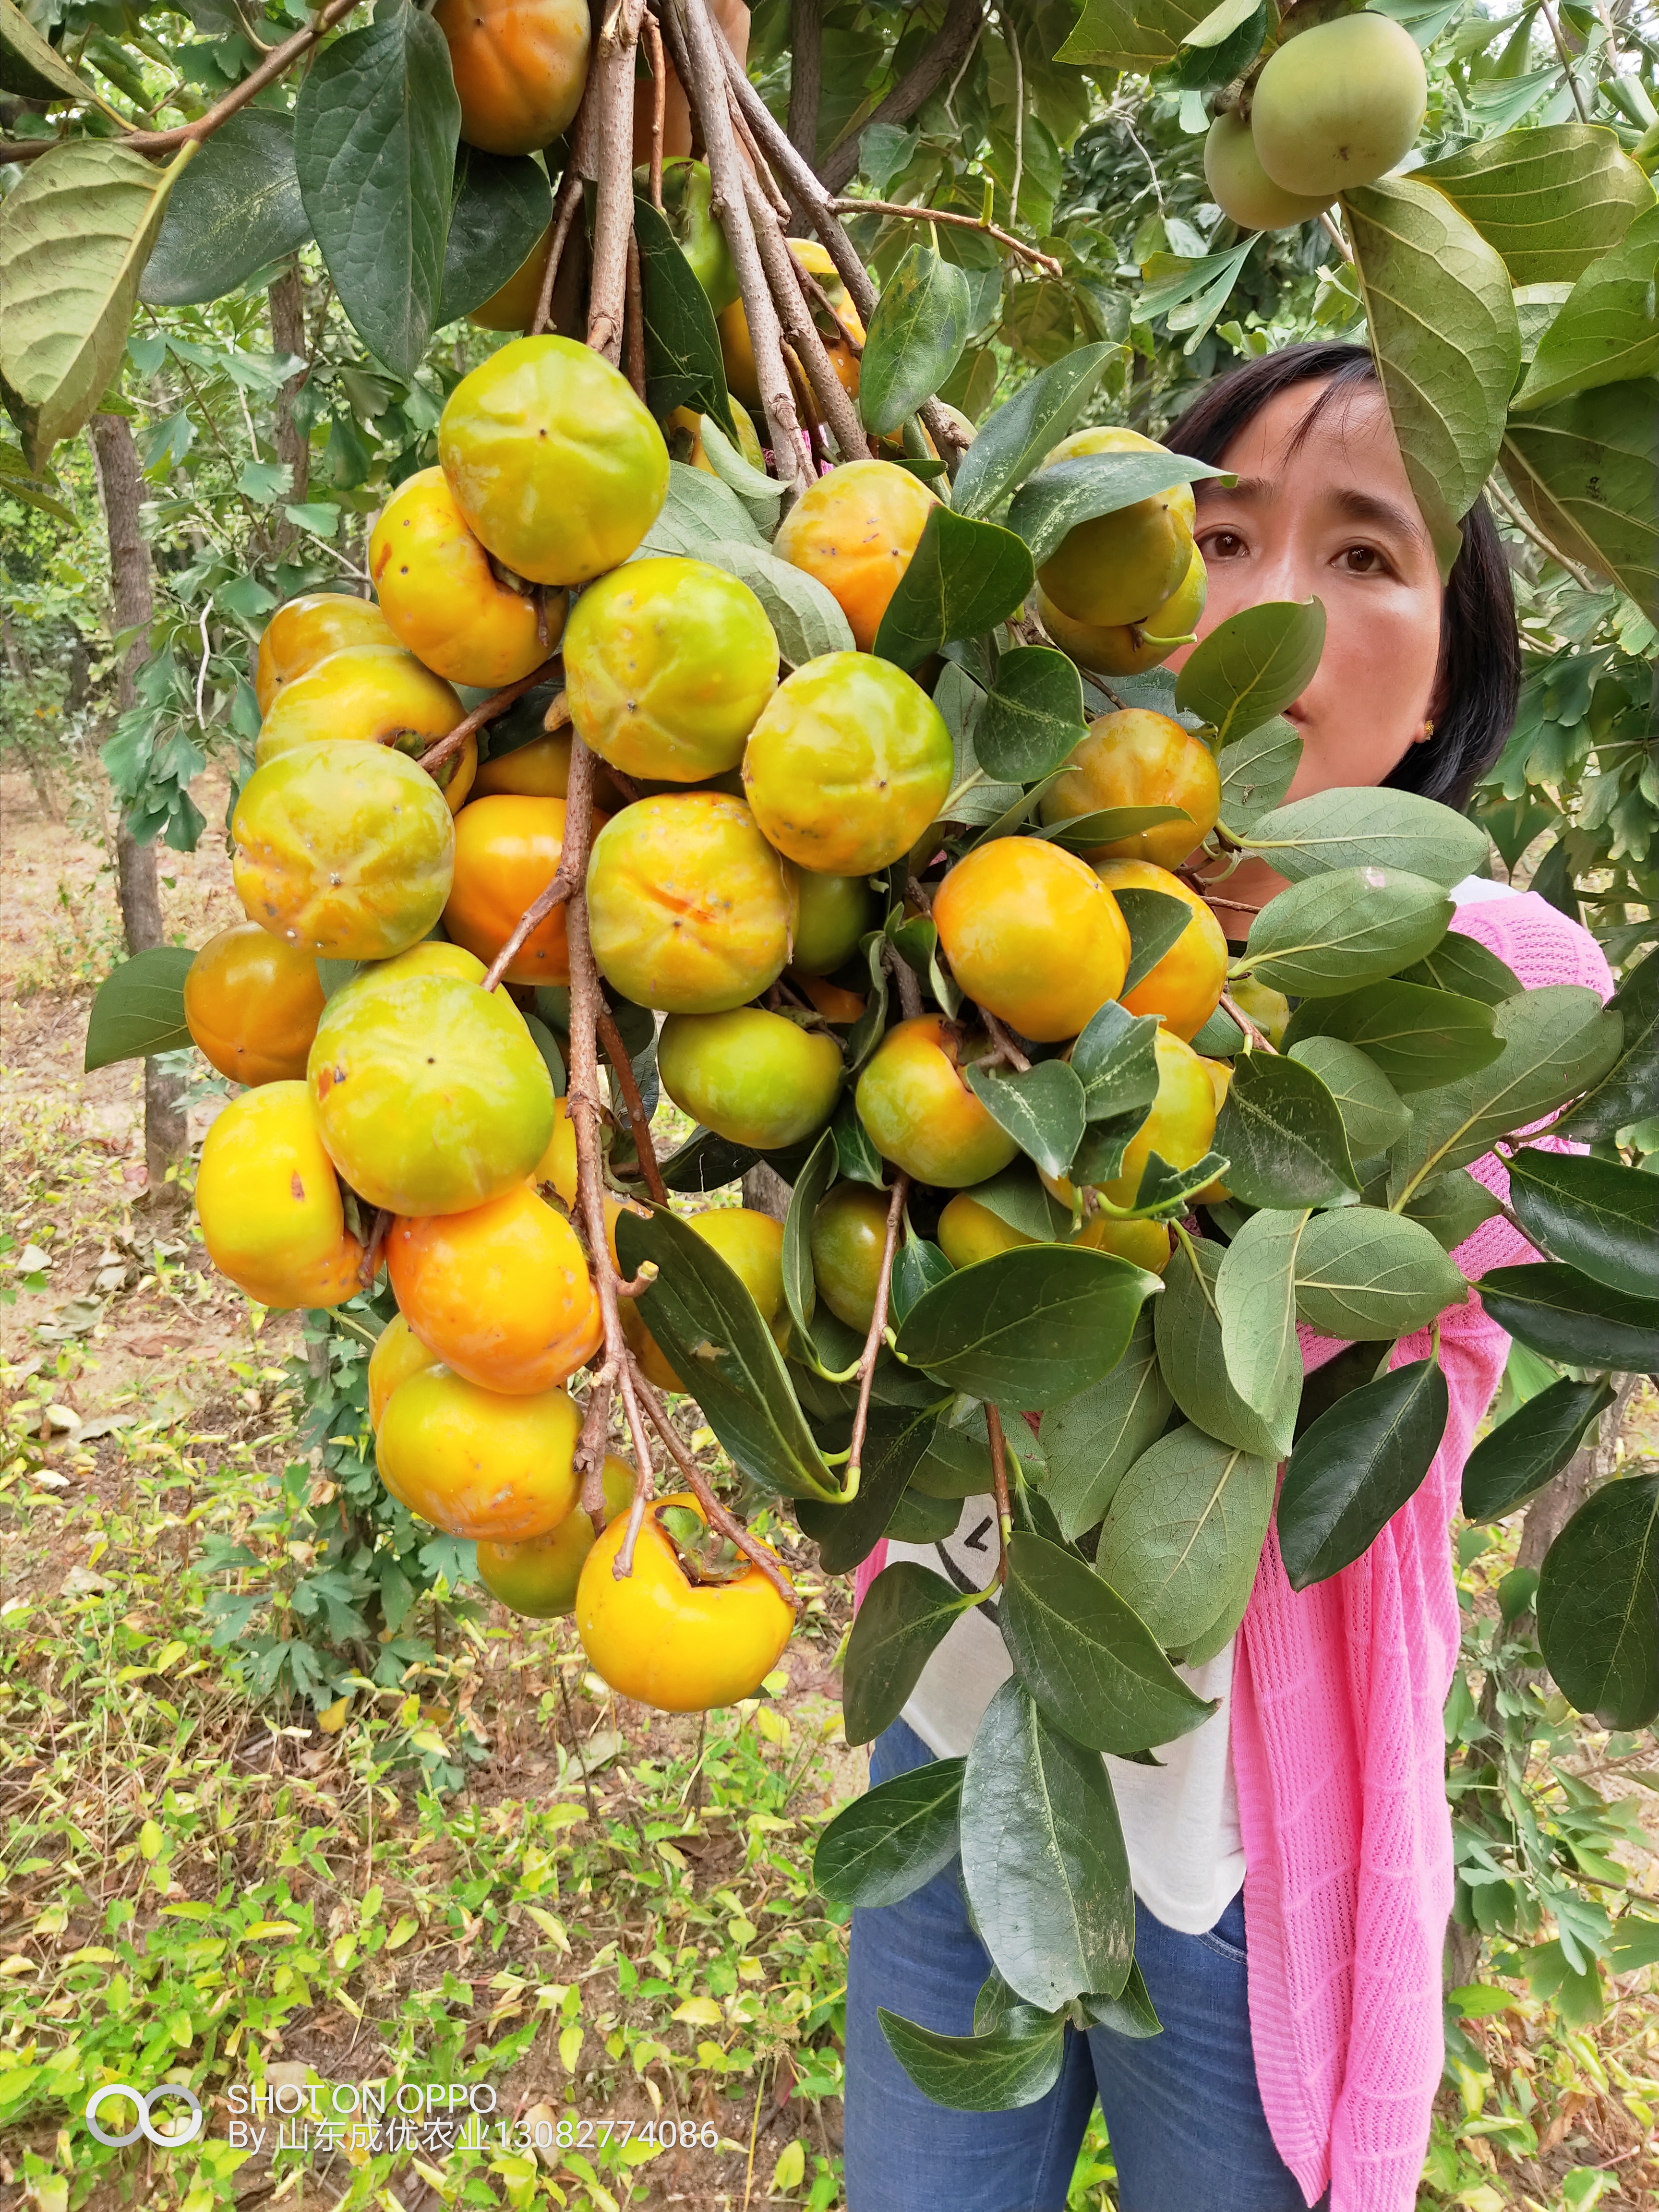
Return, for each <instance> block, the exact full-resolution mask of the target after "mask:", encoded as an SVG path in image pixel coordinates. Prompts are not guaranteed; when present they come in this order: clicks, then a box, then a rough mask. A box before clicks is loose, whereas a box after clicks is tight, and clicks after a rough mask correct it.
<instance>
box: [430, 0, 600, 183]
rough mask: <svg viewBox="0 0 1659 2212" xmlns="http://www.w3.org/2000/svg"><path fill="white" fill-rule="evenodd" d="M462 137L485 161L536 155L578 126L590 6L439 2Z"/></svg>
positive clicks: (516, 0)
mask: <svg viewBox="0 0 1659 2212" xmlns="http://www.w3.org/2000/svg"><path fill="white" fill-rule="evenodd" d="M432 19H433V21H434V22H435V23H436V24H437V26H438V28H439V29H440V30H441V32H442V33H443V34H444V36H445V38H446V39H447V40H448V42H449V58H450V61H451V63H452V64H453V69H454V72H455V89H456V91H457V93H458V94H459V95H460V102H461V136H462V137H463V138H464V139H465V141H466V143H467V144H468V145H469V146H477V147H479V148H481V149H483V151H484V152H485V153H486V154H534V153H536V152H538V150H539V149H540V148H542V147H544V146H548V145H550V144H551V143H552V142H553V141H554V139H556V137H558V135H559V133H560V132H561V131H563V130H565V129H567V128H568V125H570V124H571V123H572V122H573V121H574V118H575V113H576V110H577V109H578V108H579V107H580V105H581V98H582V93H583V91H584V89H585V88H586V83H587V62H588V52H589V46H590V43H591V37H592V33H591V31H590V28H589V16H588V10H587V7H586V0H439V4H438V5H437V7H435V9H433V11H432Z"/></svg>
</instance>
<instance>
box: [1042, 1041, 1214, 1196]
mask: <svg viewBox="0 0 1659 2212" xmlns="http://www.w3.org/2000/svg"><path fill="white" fill-rule="evenodd" d="M1152 1044H1153V1047H1154V1049H1155V1050H1156V1052H1157V1054H1158V1096H1157V1097H1155V1098H1154V1099H1153V1101H1152V1110H1151V1111H1150V1112H1149V1113H1148V1115H1147V1116H1146V1120H1145V1121H1143V1122H1142V1123H1141V1125H1140V1127H1139V1129H1138V1130H1136V1132H1135V1133H1134V1135H1133V1137H1132V1138H1131V1139H1130V1140H1129V1145H1128V1149H1127V1151H1126V1152H1125V1153H1124V1155H1123V1164H1122V1166H1121V1168H1120V1169H1119V1170H1118V1172H1117V1174H1116V1175H1115V1176H1113V1177H1112V1179H1111V1181H1110V1182H1103V1183H1102V1184H1101V1185H1100V1186H1099V1188H1100V1189H1101V1191H1102V1193H1103V1194H1104V1195H1105V1196H1106V1197H1107V1198H1109V1200H1111V1202H1112V1204H1113V1205H1114V1206H1133V1205H1134V1203H1135V1201H1136V1198H1137V1196H1138V1194H1139V1190H1140V1178H1141V1176H1143V1175H1144V1174H1145V1173H1146V1162H1147V1160H1148V1159H1149V1158H1151V1156H1152V1153H1154V1152H1156V1153H1157V1154H1158V1157H1159V1158H1160V1159H1163V1160H1165V1161H1167V1162H1168V1164H1169V1165H1170V1167H1172V1168H1192V1167H1196V1166H1197V1165H1198V1163H1199V1162H1200V1160H1201V1159H1202V1158H1203V1157H1204V1155H1205V1153H1206V1152H1208V1151H1209V1149H1210V1146H1211V1142H1212V1139H1213V1138H1214V1136H1215V1121H1216V1114H1217V1112H1218V1105H1217V1100H1216V1094H1215V1087H1214V1085H1213V1084H1212V1081H1211V1078H1210V1063H1209V1061H1208V1060H1200V1057H1199V1055H1198V1054H1196V1053H1195V1052H1194V1050H1193V1048H1192V1047H1191V1045H1189V1044H1188V1043H1186V1042H1183V1040H1182V1038H1180V1037H1178V1036H1173V1035H1172V1034H1171V1033H1170V1030H1165V1029H1160V1030H1158V1034H1157V1036H1155V1037H1154V1038H1153V1040H1152ZM1037 1172H1038V1174H1039V1175H1040V1176H1042V1181H1043V1182H1045V1183H1046V1184H1047V1185H1048V1188H1049V1189H1050V1190H1051V1191H1053V1193H1054V1196H1055V1197H1056V1198H1057V1199H1058V1200H1060V1204H1061V1205H1062V1206H1070V1205H1071V1203H1072V1201H1073V1190H1072V1186H1071V1184H1070V1182H1068V1181H1067V1180H1066V1177H1065V1176H1051V1175H1048V1173H1046V1172H1045V1170H1042V1169H1041V1168H1039V1169H1038V1170H1037ZM1120 1226H1121V1225H1120Z"/></svg>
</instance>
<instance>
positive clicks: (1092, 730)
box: [1041, 707, 1221, 868]
mask: <svg viewBox="0 0 1659 2212" xmlns="http://www.w3.org/2000/svg"><path fill="white" fill-rule="evenodd" d="M1113 806H1179V807H1182V808H1184V809H1185V811H1186V812H1187V813H1188V815H1190V816H1191V817H1192V818H1191V820H1190V821H1188V822H1160V823H1157V824H1156V825H1155V826H1154V827H1153V828H1152V829H1140V830H1137V831H1136V832H1135V833H1134V834H1133V836H1128V837H1115V838H1114V839H1113V840H1112V841H1111V842H1110V843H1109V844H1105V845H1091V846H1088V847H1087V848H1085V854H1084V857H1085V859H1086V860H1151V861H1152V863H1153V864H1154V866H1158V867H1160V868H1178V867H1179V866H1181V863H1182V861H1183V860H1185V859H1186V858H1187V856H1188V854H1189V853H1194V852H1196V851H1197V849H1198V848H1199V847H1200V845H1201V844H1202V843H1203V842H1204V840H1205V839H1206V837H1207V836H1209V834H1210V832H1211V830H1212V829H1214V827H1215V825H1216V823H1217V821H1218V818H1219V817H1220V813H1221V771H1220V769H1218V767H1217V765H1216V758H1215V755H1214V754H1213V753H1212V751H1211V750H1210V748H1209V747H1208V745H1206V744H1205V742H1204V740H1203V738H1195V737H1194V735H1193V734H1192V732H1190V731H1189V730H1184V729H1182V726H1181V724H1180V723H1179V722H1177V721H1175V720H1172V719H1171V717H1170V716H1169V715H1168V714H1155V713H1154V712H1153V711H1152V708H1149V707H1125V708H1120V709H1119V710H1118V711H1117V712H1116V713H1115V714H1103V715H1102V716H1101V717H1100V719H1099V720H1098V721H1095V722H1091V724H1090V725H1089V734H1088V736H1087V737H1086V738H1084V740H1083V742H1082V744H1080V745H1079V746H1078V747H1077V748H1076V749H1075V750H1074V751H1073V754H1072V756H1071V757H1070V759H1069V760H1068V761H1067V763H1066V772H1065V774H1064V775H1061V776H1060V779H1059V781H1057V782H1055V783H1053V784H1051V785H1050V786H1049V787H1048V793H1047V794H1046V795H1045V797H1044V799H1043V801H1042V808H1041V812H1042V819H1043V821H1044V823H1054V822H1073V821H1076V820H1077V819H1078V818H1079V817H1080V816H1082V815H1085V814H1099V813H1103V812H1104V811H1105V810H1106V809H1107V808H1108V807H1113Z"/></svg>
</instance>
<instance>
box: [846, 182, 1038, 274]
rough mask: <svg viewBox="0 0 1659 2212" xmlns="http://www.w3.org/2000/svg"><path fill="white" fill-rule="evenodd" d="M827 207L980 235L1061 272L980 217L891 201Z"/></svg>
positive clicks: (849, 202)
mask: <svg viewBox="0 0 1659 2212" xmlns="http://www.w3.org/2000/svg"><path fill="white" fill-rule="evenodd" d="M829 204H830V206H831V207H832V208H833V209H834V210H835V211H836V214H837V215H885V216H892V217H893V218H894V220H895V221H896V222H943V223H948V224H950V225H951V228H954V229H957V230H977V231H981V232H982V233H983V234H984V235H985V236H986V237H987V238H994V239H995V240H996V242H997V244H998V245H999V246H1004V247H1006V249H1007V251H1008V252H1010V253H1017V254H1018V255H1019V257H1020V258H1021V259H1022V260H1023V261H1030V262H1031V263H1033V264H1035V265H1036V267H1037V268H1039V269H1041V270H1042V273H1043V275H1044V276H1056V277H1057V276H1060V275H1062V274H1063V273H1064V272H1063V271H1062V270H1061V268H1060V264H1059V262H1058V261H1056V260H1055V258H1054V256H1053V254H1052V253H1039V252H1038V251H1037V249H1036V246H1027V245H1026V244H1025V243H1024V240H1022V239H1018V238H1016V237H1015V236H1014V235H1013V234H1012V231H1006V230H1004V229H1002V228H1000V226H999V225H998V224H996V223H994V222H986V221H985V219H984V218H983V216H976V215H966V214H959V213H958V212H957V210H955V209H954V208H931V207H898V206H896V205H895V204H894V203H893V202H892V201H891V200H859V199H837V200H831V201H830V203H829Z"/></svg>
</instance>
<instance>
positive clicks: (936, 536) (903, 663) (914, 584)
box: [875, 447, 1036, 671]
mask: <svg viewBox="0 0 1659 2212" xmlns="http://www.w3.org/2000/svg"><path fill="white" fill-rule="evenodd" d="M972 451H973V447H969V453H971V452H972ZM1035 581H1036V572H1035V570H1034V569H1033V568H1032V566H1031V556H1030V554H1029V553H1028V552H1027V551H1026V550H1025V547H1024V544H1022V543H1021V541H1020V540H1019V539H1018V538H1016V537H1015V535H1014V533H1013V532H1012V530H1004V529H1002V528H1001V527H1000V526H999V525H998V524H996V523H994V522H975V521H972V520H969V517H968V516H967V515H965V514H957V513H954V512H953V511H952V510H951V508H950V507H934V508H933V509H932V511H931V512H930V513H929V514H928V517H927V527H926V528H925V529H924V530H923V532H922V533H921V538H920V539H919V540H918V541H917V544H916V550H915V552H914V553H913V554H912V555H911V556H910V564H909V566H908V568H906V570H905V572H904V574H903V575H902V577H901V578H900V579H899V583H898V588H897V590H896V592H894V593H893V596H892V598H891V599H890V600H889V601H888V603H887V611H886V613H885V614H884V615H883V617H882V618H881V627H880V628H879V629H878V630H877V632H876V642H875V651H876V652H877V653H879V654H880V656H881V658H882V659H884V660H890V661H892V662H893V664H894V665H895V666H896V667H899V668H902V669H905V670H907V671H909V670H915V669H917V668H920V667H921V664H922V662H923V661H924V660H927V659H930V658H931V656H932V655H933V654H934V653H937V652H938V651H939V647H940V646H942V645H947V644H949V642H950V641H951V639H952V638H959V637H978V636H980V635H981V634H982V633H983V632H984V631H986V630H990V629H995V628H996V626H997V624H998V623H1000V622H1002V621H1004V620H1006V617H1008V616H1009V615H1011V614H1012V613H1013V612H1014V611H1015V609H1016V608H1017V607H1018V606H1019V605H1022V604H1023V602H1024V599H1025V596H1026V593H1027V592H1029V591H1030V588H1031V586H1032V584H1033V583H1034V582H1035Z"/></svg>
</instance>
